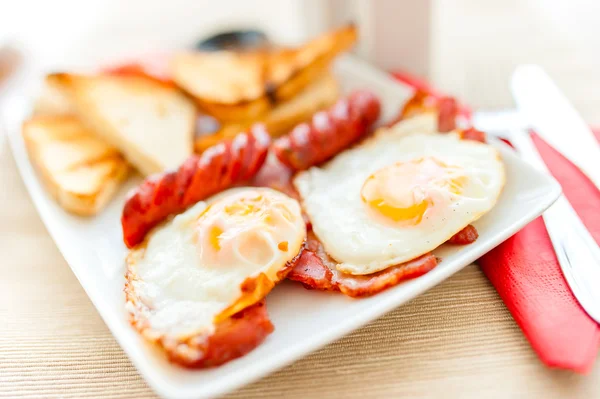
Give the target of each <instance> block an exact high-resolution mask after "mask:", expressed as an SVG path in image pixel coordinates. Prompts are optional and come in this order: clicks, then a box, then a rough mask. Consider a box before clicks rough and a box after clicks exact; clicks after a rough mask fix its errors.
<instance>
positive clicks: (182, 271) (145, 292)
mask: <svg viewBox="0 0 600 399" xmlns="http://www.w3.org/2000/svg"><path fill="white" fill-rule="evenodd" d="M305 238H306V225H305V223H304V220H303V218H302V213H301V209H300V205H299V204H298V202H297V201H296V200H295V199H292V198H290V197H288V196H286V195H285V194H282V193H280V192H278V191H275V190H272V189H269V188H248V187H245V188H233V189H229V190H226V191H223V192H221V193H219V194H217V195H215V196H213V197H210V198H208V199H206V201H200V202H198V203H196V204H195V205H194V206H192V207H191V208H189V209H188V210H186V211H185V212H183V213H181V214H179V215H177V216H176V217H175V218H173V219H172V220H170V221H168V222H167V223H165V224H163V225H161V226H159V227H157V228H156V229H154V230H152V232H151V233H149V234H148V236H147V238H146V239H145V240H144V242H143V243H142V244H140V245H138V246H137V247H135V248H134V249H133V250H132V251H131V252H130V253H129V256H128V257H127V286H126V289H125V292H126V297H127V308H128V310H129V312H130V314H131V319H132V324H133V325H134V326H135V327H136V328H137V329H138V330H139V331H140V332H141V333H142V334H143V336H144V337H145V338H147V339H148V340H150V341H152V342H155V343H157V344H158V345H160V346H161V347H163V348H164V349H165V350H166V351H167V353H168V356H169V358H170V359H171V360H173V361H175V362H178V363H181V364H182V365H184V366H188V367H205V366H213V365H217V364H221V363H223V362H225V361H228V360H231V358H234V357H238V356H240V355H242V354H243V353H245V352H247V351H249V350H251V349H252V348H253V347H254V346H256V345H257V344H259V343H260V341H262V339H263V338H264V336H266V335H267V334H268V333H270V332H271V331H272V329H273V328H272V326H271V325H270V323H268V319H266V315H264V314H263V315H258V317H257V316H254V315H252V314H247V313H256V312H258V311H259V309H254V310H253V309H252V308H251V307H252V306H259V307H260V308H262V306H263V305H262V304H260V302H261V301H262V299H263V298H264V297H265V295H267V294H268V293H269V291H271V289H272V288H273V286H274V285H275V284H276V283H277V282H278V281H280V280H281V279H283V278H285V276H286V275H287V273H288V272H289V270H290V269H291V267H292V265H293V263H294V261H295V259H296V258H297V256H298V254H299V253H300V252H301V251H302V247H303V245H304V241H305ZM257 303H258V304H259V305H256V304H257ZM240 312H242V314H241V315H240ZM240 317H241V318H245V319H246V320H247V323H249V324H250V326H241V328H242V329H243V330H244V334H247V335H246V336H243V335H242V334H240V338H241V341H234V342H231V341H224V340H222V339H221V340H220V339H218V338H215V337H214V335H215V334H218V333H219V331H220V328H221V326H222V323H227V324H229V325H231V324H237V323H238V322H237V321H236V320H237V319H238V318H240ZM255 318H257V319H255ZM256 321H258V322H259V323H258V331H254V329H255V328H256ZM265 321H267V322H266V323H265ZM231 328H233V329H237V328H240V327H235V326H233V327H231ZM211 338H212V339H214V340H215V342H214V343H211ZM211 345H216V346H218V348H217V349H215V348H213V347H212V346H211Z"/></svg>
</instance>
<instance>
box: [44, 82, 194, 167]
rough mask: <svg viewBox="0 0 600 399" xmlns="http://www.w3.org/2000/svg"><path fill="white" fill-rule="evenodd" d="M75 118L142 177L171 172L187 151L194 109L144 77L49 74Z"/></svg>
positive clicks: (190, 145) (189, 150)
mask: <svg viewBox="0 0 600 399" xmlns="http://www.w3.org/2000/svg"><path fill="white" fill-rule="evenodd" d="M49 80H50V81H51V82H52V84H53V85H55V86H56V87H60V88H61V90H63V91H64V93H66V95H67V97H68V98H69V100H70V102H71V103H72V104H73V106H74V109H75V111H76V115H77V116H78V117H79V118H80V119H81V120H82V121H83V122H84V123H85V124H86V125H87V126H88V127H90V129H91V130H92V131H93V132H94V134H96V135H97V136H98V137H100V138H102V139H103V140H105V141H106V142H107V143H110V144H112V145H114V146H115V147H116V148H118V149H119V150H120V151H121V152H122V153H123V155H124V156H125V158H126V159H127V160H128V161H129V162H131V164H132V165H133V166H135V168H136V169H138V170H139V171H140V172H141V173H143V174H146V175H148V174H151V173H156V172H162V171H163V170H165V169H169V168H174V167H177V166H178V165H179V164H181V163H182V162H183V161H184V160H185V159H186V158H187V157H188V156H189V155H191V154H192V150H193V142H192V139H193V134H194V127H195V121H196V110H195V108H194V105H193V104H192V102H191V101H190V100H188V99H187V98H186V97H185V96H184V95H183V94H182V93H180V92H179V90H178V89H176V88H174V87H170V86H168V85H165V84H163V83H161V82H158V81H156V80H155V79H152V78H149V77H145V76H116V75H95V76H86V75H75V74H65V73H61V74H54V75H50V77H49Z"/></svg>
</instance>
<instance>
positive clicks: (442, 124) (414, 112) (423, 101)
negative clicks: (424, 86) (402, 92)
mask: <svg viewBox="0 0 600 399" xmlns="http://www.w3.org/2000/svg"><path fill="white" fill-rule="evenodd" d="M427 114H434V115H436V118H437V131H438V132H449V131H451V130H454V129H455V128H456V118H457V115H458V103H457V101H456V99H455V98H454V97H448V96H434V95H432V94H431V93H429V92H426V91H423V90H417V91H416V92H415V94H414V95H413V96H412V97H411V98H410V99H409V100H408V101H407V102H406V104H404V107H402V109H401V110H400V112H399V113H398V116H397V117H396V118H394V119H393V120H392V121H391V122H390V123H388V126H393V125H395V124H397V123H398V122H400V121H401V120H406V119H409V118H413V117H416V116H422V115H427Z"/></svg>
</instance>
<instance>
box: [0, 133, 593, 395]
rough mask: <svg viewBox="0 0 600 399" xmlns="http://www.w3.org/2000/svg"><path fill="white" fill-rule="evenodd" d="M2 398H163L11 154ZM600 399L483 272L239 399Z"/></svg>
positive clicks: (447, 285)
mask: <svg viewBox="0 0 600 399" xmlns="http://www.w3.org/2000/svg"><path fill="white" fill-rule="evenodd" d="M0 147H1V148H0V183H1V185H2V188H1V190H0V205H1V206H0V254H2V260H1V261H0V397H6V398H17V397H30V398H88V397H101V398H152V397H155V395H154V394H153V393H152V391H151V390H150V389H149V388H148V386H147V385H146V383H145V382H144V381H143V380H142V379H141V377H140V376H139V375H138V374H137V372H136V370H135V369H134V367H133V366H132V365H131V363H130V362H129V360H128V359H127V357H126V356H125V354H124V353H123V351H122V350H121V348H120V347H119V346H118V344H117V343H116V341H115V340H114V339H113V337H112V335H111V334H110V332H109V331H108V329H107V328H106V326H105V325H104V323H103V322H102V320H101V318H100V316H99V315H98V313H97V312H96V310H95V308H94V306H93V305H92V303H91V302H90V301H89V299H88V298H87V296H86V294H85V292H84V291H83V289H82V288H81V286H80V285H79V283H78V281H77V279H76V278H75V276H74V275H73V274H72V273H71V270H70V268H69V266H68V265H67V264H66V262H65V261H64V259H63V258H62V256H61V255H60V253H59V252H58V249H57V248H56V246H55V245H54V243H53V242H52V239H51V238H50V236H49V235H48V233H47V232H46V230H45V228H44V226H43V224H42V222H41V221H40V219H39V217H38V215H37V213H36V211H35V209H34V207H33V205H32V203H31V200H30V199H29V197H28V195H27V192H26V190H25V187H24V186H23V183H22V181H21V179H20V177H19V175H18V172H17V170H16V166H15V163H14V160H13V158H12V155H11V154H10V151H9V150H8V148H7V147H6V143H5V144H0ZM282 395H285V397H286V398H312V397H319V398H340V397H344V398H347V397H356V398H361V399H364V398H388V397H416V396H418V397H459V396H460V397H478V398H479V397H499V398H507V397H511V398H512V397H516V396H522V397H543V398H563V397H564V398H567V397H568V398H591V397H600V366H598V365H597V366H596V368H595V369H594V371H593V372H592V374H591V375H589V376H579V375H575V374H572V373H569V372H565V371H559V370H549V369H546V368H544V367H543V366H542V365H541V364H540V362H539V361H538V360H537V358H536V357H535V355H534V354H533V352H532V351H531V349H530V348H529V346H528V344H527V342H526V341H525V339H524V338H523V336H522V334H521V332H520V331H519V329H518V327H517V326H516V325H515V323H514V322H513V320H512V318H511V316H510V314H509V313H508V311H507V310H506V308H505V307H504V304H503V303H502V302H501V301H500V299H499V297H498V295H497V294H496V292H495V291H494V289H493V288H492V287H491V285H490V284H489V283H488V281H487V280H486V279H485V277H484V276H483V275H482V273H481V272H480V271H479V269H478V268H477V267H476V266H469V267H467V268H466V269H464V270H463V271H461V272H460V273H458V274H456V275H455V276H453V277H452V278H450V279H449V280H447V281H446V282H444V283H443V284H441V285H439V286H438V287H436V288H434V289H432V290H430V291H429V292H427V293H425V294H424V295H422V296H420V297H419V298H417V299H415V300H414V301H412V302H410V303H408V304H407V305H405V306H403V307H401V308H399V309H396V310H395V311H393V312H391V313H389V314H388V315H386V316H384V317H382V318H381V319H379V320H377V321H375V322H374V323H371V324H370V325H368V326H366V327H364V328H362V329H360V330H358V331H356V332H355V333H353V334H351V335H349V336H347V337H345V338H343V339H341V340H339V341H337V342H335V343H333V344H331V345H329V346H327V347H326V348H324V349H322V350H320V351H318V352H316V353H313V354H311V355H309V356H307V357H306V358H304V359H302V360H300V361H298V362H296V363H294V364H293V365H291V366H289V367H286V368H284V369H283V370H281V371H279V372H276V373H275V374H273V375H271V376H269V377H267V378H264V379H263V380H261V381H258V382H256V383H254V384H252V385H249V386H247V387H245V388H243V389H241V390H239V391H237V392H235V393H233V394H231V395H229V397H230V398H265V397H274V398H275V397H277V398H279V397H282Z"/></svg>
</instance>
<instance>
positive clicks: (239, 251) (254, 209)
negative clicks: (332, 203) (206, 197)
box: [195, 192, 296, 267]
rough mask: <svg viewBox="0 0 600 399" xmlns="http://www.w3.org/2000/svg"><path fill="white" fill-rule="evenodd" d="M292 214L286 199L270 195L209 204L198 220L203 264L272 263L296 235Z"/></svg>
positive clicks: (222, 265) (223, 265)
mask: <svg viewBox="0 0 600 399" xmlns="http://www.w3.org/2000/svg"><path fill="white" fill-rule="evenodd" d="M295 222H296V220H294V216H293V213H292V212H291V211H290V210H289V209H288V208H287V206H286V204H285V203H284V202H281V201H278V200H277V199H274V198H272V197H270V196H268V195H262V194H258V193H256V192H255V193H253V194H252V195H248V196H243V197H237V198H235V199H225V200H222V201H219V202H217V203H214V204H212V205H210V206H208V207H207V208H206V209H205V210H204V211H203V212H202V213H201V214H200V216H199V217H198V220H197V221H196V228H195V229H196V234H195V240H196V244H197V246H198V251H199V255H200V261H201V263H202V264H204V265H207V266H210V265H214V266H215V267H218V265H221V266H220V267H227V265H236V264H237V265H239V264H248V265H265V266H267V265H269V264H270V263H271V262H273V261H274V259H275V258H276V257H277V256H278V255H277V254H276V253H278V252H287V251H288V245H287V241H286V240H281V239H279V238H278V237H279V236H280V235H281V234H283V236H286V235H290V234H292V235H293V234H294V232H295V230H296V227H295V224H294V223H295Z"/></svg>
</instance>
